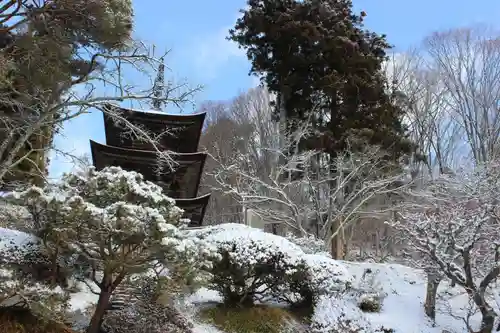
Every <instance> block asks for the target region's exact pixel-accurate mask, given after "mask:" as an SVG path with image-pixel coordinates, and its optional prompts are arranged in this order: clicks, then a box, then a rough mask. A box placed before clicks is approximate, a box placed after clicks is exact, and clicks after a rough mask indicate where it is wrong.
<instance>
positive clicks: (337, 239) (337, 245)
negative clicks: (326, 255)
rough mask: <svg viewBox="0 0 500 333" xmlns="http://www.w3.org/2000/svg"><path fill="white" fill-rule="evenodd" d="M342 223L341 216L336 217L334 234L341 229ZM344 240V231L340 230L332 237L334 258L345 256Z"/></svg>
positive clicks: (333, 228) (333, 227) (338, 258)
mask: <svg viewBox="0 0 500 333" xmlns="http://www.w3.org/2000/svg"><path fill="white" fill-rule="evenodd" d="M340 225H341V221H340V219H339V218H336V219H335V221H334V223H333V226H332V234H333V233H335V232H336V231H338V230H339V228H340ZM343 250H344V242H343V240H342V233H341V232H340V231H339V232H337V234H336V235H335V236H334V237H332V242H331V251H330V252H331V255H332V258H333V259H336V260H341V259H343V258H344V253H343V252H344V251H343Z"/></svg>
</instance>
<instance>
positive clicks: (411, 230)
mask: <svg viewBox="0 0 500 333" xmlns="http://www.w3.org/2000/svg"><path fill="white" fill-rule="evenodd" d="M499 185H500V177H499V173H498V171H497V165H488V166H485V167H481V168H478V169H477V170H475V171H473V172H467V173H463V174H461V175H460V176H458V177H449V176H448V177H443V178H441V179H440V180H439V182H437V183H435V184H433V185H432V186H431V187H430V188H429V189H428V190H425V191H419V192H417V193H415V197H414V198H415V199H416V200H414V201H413V202H414V204H411V205H409V206H408V207H407V208H406V209H405V210H404V211H403V214H402V217H403V219H402V220H400V221H399V222H398V223H394V224H393V226H394V227H396V228H398V229H399V230H400V231H401V232H402V234H403V235H404V236H405V237H406V239H407V240H408V242H409V245H410V248H411V249H412V250H413V251H414V254H415V256H414V257H413V259H416V260H415V261H414V262H413V264H414V265H417V266H418V267H419V268H424V269H426V271H427V273H428V275H429V277H434V280H433V281H428V290H427V294H428V295H427V299H426V304H425V307H426V313H427V314H428V315H429V316H431V317H433V316H434V315H435V297H436V289H437V284H438V283H439V281H440V279H441V278H442V277H446V278H448V279H450V280H451V282H452V285H453V284H456V285H458V286H460V287H463V288H464V289H465V291H466V292H467V294H468V295H469V298H470V300H471V301H472V302H473V303H474V304H475V306H476V308H477V309H478V310H479V312H480V313H481V314H482V323H481V329H480V331H479V332H480V333H490V332H492V331H493V325H494V321H495V318H496V317H497V314H496V313H495V311H494V309H493V307H492V306H491V304H490V299H489V296H488V293H491V292H492V290H491V288H492V287H493V283H494V282H495V281H496V279H497V277H498V276H499V274H500V264H499V261H498V238H499V236H500V234H499V230H500V229H499V227H498V226H499V221H500V220H499V219H498V216H499V215H498V209H499V208H498V199H497V198H498V194H499V193H498V188H499ZM415 202H416V204H415ZM429 282H432V283H429ZM429 288H432V289H429ZM468 329H469V331H471V332H473V330H472V328H470V327H468Z"/></svg>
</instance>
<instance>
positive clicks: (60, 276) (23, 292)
mask: <svg viewBox="0 0 500 333" xmlns="http://www.w3.org/2000/svg"><path fill="white" fill-rule="evenodd" d="M60 263H62V262H60V261H56V262H53V260H52V259H51V258H50V257H49V256H48V255H47V253H45V252H44V251H43V248H42V247H41V242H40V240H39V239H38V238H36V237H35V236H33V235H30V234H27V233H24V232H20V231H16V230H10V229H4V228H0V266H1V268H2V269H1V270H0V303H2V305H16V306H17V307H24V308H29V309H30V310H31V312H33V314H34V315H36V316H38V317H39V318H47V317H50V318H58V319H59V318H62V317H64V316H65V314H66V310H67V305H68V304H67V301H68V297H69V294H68V292H67V290H63V289H61V287H66V286H67V285H68V282H67V276H66V275H65V274H64V273H63V271H64V270H63V269H62V267H61V265H59V264H60ZM54 264H55V265H54Z"/></svg>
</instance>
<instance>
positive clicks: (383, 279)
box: [1, 225, 479, 333]
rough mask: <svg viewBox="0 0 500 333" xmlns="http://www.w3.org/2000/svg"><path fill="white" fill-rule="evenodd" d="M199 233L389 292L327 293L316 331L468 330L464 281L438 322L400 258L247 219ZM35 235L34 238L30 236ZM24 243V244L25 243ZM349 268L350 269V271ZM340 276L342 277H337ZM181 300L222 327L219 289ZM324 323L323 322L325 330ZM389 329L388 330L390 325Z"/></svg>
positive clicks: (84, 293)
mask: <svg viewBox="0 0 500 333" xmlns="http://www.w3.org/2000/svg"><path fill="white" fill-rule="evenodd" d="M2 230H3V232H2V234H1V235H2V237H3V238H4V239H3V241H4V242H3V244H4V245H5V241H7V238H8V244H10V245H13V244H14V243H15V242H16V240H17V241H19V242H21V243H22V244H24V243H25V242H26V240H27V239H30V236H28V235H24V236H23V237H21V236H22V234H21V233H19V232H16V231H12V232H7V230H6V229H2ZM191 233H193V235H192V236H193V237H195V236H196V235H198V236H199V234H200V233H202V234H203V235H204V238H205V239H206V240H210V239H211V240H212V241H214V242H227V241H231V240H238V241H239V242H242V243H244V242H257V243H260V244H261V245H263V246H264V245H266V244H268V243H269V244H271V243H272V244H274V246H275V247H276V248H277V249H278V248H281V249H290V251H291V252H290V253H289V255H290V257H289V259H290V260H291V259H293V258H296V257H297V256H299V257H300V256H308V255H309V256H312V257H311V258H315V260H314V261H315V262H322V263H323V265H324V262H330V264H332V265H333V266H331V267H338V269H339V270H341V271H343V274H344V278H345V279H347V277H349V280H350V282H351V284H352V288H354V289H356V288H360V289H363V290H371V291H373V292H374V293H378V294H379V295H383V296H384V297H382V298H383V302H382V307H381V309H380V311H379V312H375V313H365V312H363V311H361V310H360V309H359V307H358V304H357V300H359V298H356V297H353V296H352V294H350V293H349V292H347V291H343V292H340V291H339V292H337V293H334V294H331V295H329V296H322V297H321V299H320V301H319V303H318V304H317V306H316V308H315V312H314V315H313V317H312V322H313V324H312V325H313V326H314V325H315V327H316V330H315V332H321V333H323V332H324V333H332V332H336V331H335V330H333V329H334V328H335V327H338V322H339V321H348V322H349V321H350V322H351V325H353V327H355V326H358V327H359V328H361V330H360V331H356V332H365V333H370V332H394V333H441V332H443V331H444V330H445V331H447V332H451V333H462V332H467V329H466V326H465V323H464V319H463V318H466V317H467V313H468V309H469V305H468V299H467V296H466V295H465V294H464V291H463V290H460V288H459V287H455V288H451V287H449V285H448V284H446V283H443V284H442V286H441V289H440V290H439V300H438V309H437V321H436V323H435V324H433V323H432V322H431V321H430V320H428V319H427V318H426V316H425V314H424V311H423V302H424V298H425V287H426V285H425V284H426V281H425V275H424V274H423V272H422V271H419V270H415V269H412V268H409V267H406V266H402V265H397V264H376V263H358V262H345V261H334V260H333V259H331V258H330V257H328V255H327V254H312V255H311V254H305V253H304V252H302V251H301V250H300V247H299V246H296V245H294V244H291V243H290V242H289V240H287V239H285V238H282V237H279V236H275V235H270V234H267V233H264V232H262V231H260V230H258V229H254V228H249V227H246V226H243V225H221V226H217V227H212V228H208V229H204V230H201V231H198V232H191ZM14 236H15V237H14ZM30 240H31V239H30ZM22 244H20V245H22ZM252 255H254V254H253V253H252V252H251V251H249V252H248V253H247V256H248V258H247V259H249V260H255V259H257V258H256V257H251V256H252ZM344 270H345V271H344ZM336 281H338V277H337V278H336ZM184 296H187V297H182V298H179V299H182V301H180V300H179V301H178V302H177V303H178V306H179V307H180V308H182V312H183V313H184V314H185V315H186V316H187V317H188V318H189V319H191V320H193V321H194V323H195V328H194V332H195V333H202V332H203V333H221V331H220V330H218V329H217V328H215V327H213V326H211V325H209V324H207V323H206V322H203V320H201V319H200V318H199V317H198V316H197V310H199V309H200V308H203V307H206V306H213V305H214V304H216V303H220V302H221V301H222V299H221V295H219V294H218V293H217V292H216V291H214V290H210V289H207V288H201V289H199V290H198V291H197V292H195V293H194V294H191V295H184ZM96 300H97V296H96V295H94V294H92V293H91V292H90V291H89V290H88V289H86V287H85V286H84V285H83V284H82V285H81V290H80V291H79V292H77V293H74V294H73V295H72V299H71V302H70V303H71V308H72V310H74V311H78V310H84V309H85V308H87V307H89V306H91V305H92V304H93V303H95V302H96ZM471 323H472V325H473V327H478V325H479V318H478V317H477V316H475V317H472V320H471ZM318 327H322V330H319V329H318ZM384 329H385V331H384Z"/></svg>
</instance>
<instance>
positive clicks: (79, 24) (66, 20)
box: [0, 0, 132, 186]
mask: <svg viewBox="0 0 500 333" xmlns="http://www.w3.org/2000/svg"><path fill="white" fill-rule="evenodd" d="M14 2H16V3H17V1H14ZM19 3H21V6H20V7H18V8H17V9H18V10H17V11H14V12H12V11H11V14H12V17H10V19H7V20H2V22H5V25H3V26H1V27H0V46H1V47H0V118H1V119H2V126H0V141H2V142H3V145H2V147H1V148H2V149H0V155H1V156H0V161H3V160H5V159H7V158H8V154H9V152H10V151H11V150H13V149H14V146H15V145H16V142H17V140H18V139H19V138H20V137H23V136H24V135H26V133H27V132H28V130H30V126H32V125H33V123H34V119H37V118H40V119H39V120H40V121H41V122H42V123H46V124H51V123H53V121H50V119H45V120H43V121H42V119H43V116H44V115H45V116H50V117H57V115H54V114H51V112H50V109H51V108H52V107H53V106H54V105H55V104H56V103H58V102H60V99H61V98H62V97H63V96H64V95H65V94H66V93H67V92H68V91H69V89H71V88H72V87H73V86H74V85H76V84H79V83H84V82H85V81H87V79H88V77H89V75H90V74H91V73H92V72H93V71H95V70H97V69H100V68H102V67H103V66H104V65H105V64H99V63H98V59H99V57H98V55H99V54H101V55H103V54H109V53H111V52H115V51H117V50H123V49H124V48H126V47H127V45H128V43H129V41H130V34H131V30H132V2H131V1H130V0H103V1H87V0H79V1H73V0H43V1H36V2H32V1H22V2H19ZM2 4H3V3H2ZM2 8H6V7H4V6H2ZM6 13H9V11H6V12H5V13H4V12H2V14H6ZM63 111H64V110H61V112H63ZM59 113H60V112H59ZM50 117H49V118H50ZM53 127H54V126H51V125H47V126H42V127H41V128H40V129H37V130H36V132H35V133H33V134H32V135H31V136H30V138H29V139H28V140H26V142H25V143H24V145H25V147H24V148H23V149H21V150H20V151H19V152H17V154H18V155H19V156H23V155H24V154H29V159H25V160H24V161H22V162H21V163H19V164H18V165H17V166H16V167H15V168H12V170H11V172H10V173H9V175H6V177H5V179H0V181H3V182H4V183H9V182H12V181H18V182H22V183H32V184H33V183H35V184H36V185H38V186H41V185H42V183H43V181H44V179H43V176H44V175H45V174H46V172H47V170H46V164H47V163H46V159H47V156H46V154H47V149H48V148H49V146H50V145H51V142H52V138H53V136H54V131H55V130H56V129H55V128H53ZM31 130H33V129H32V128H31ZM0 184H2V182H0ZM4 186H5V185H4Z"/></svg>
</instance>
